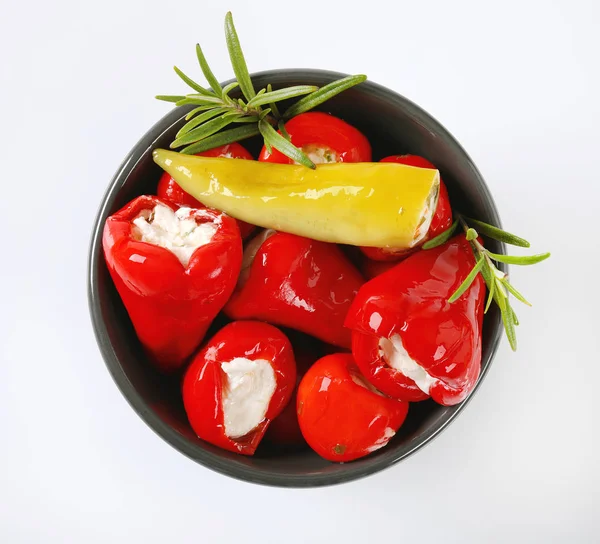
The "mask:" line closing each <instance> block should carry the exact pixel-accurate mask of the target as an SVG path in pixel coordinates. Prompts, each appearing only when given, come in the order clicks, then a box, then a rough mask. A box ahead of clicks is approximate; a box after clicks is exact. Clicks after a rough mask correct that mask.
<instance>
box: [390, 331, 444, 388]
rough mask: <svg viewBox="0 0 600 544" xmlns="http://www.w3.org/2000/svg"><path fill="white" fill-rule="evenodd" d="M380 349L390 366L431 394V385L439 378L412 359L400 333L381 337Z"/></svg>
mask: <svg viewBox="0 0 600 544" xmlns="http://www.w3.org/2000/svg"><path fill="white" fill-rule="evenodd" d="M379 349H380V352H381V354H382V355H383V358H384V359H385V361H386V362H387V364H388V365H389V366H391V367H392V368H394V369H396V370H398V371H400V372H401V373H402V374H404V375H405V376H406V377H407V378H410V379H411V380H413V381H414V382H415V383H416V384H417V387H418V388H419V389H420V390H421V391H423V393H426V394H427V395H429V390H430V389H431V386H432V385H434V384H435V383H437V382H438V379H437V378H434V377H433V376H431V375H429V374H428V373H427V371H426V370H425V369H424V368H423V367H422V366H421V365H419V364H418V363H417V362H416V361H414V360H413V359H411V357H410V355H409V354H408V353H407V351H406V349H405V348H404V345H403V344H402V338H400V335H399V334H394V335H393V336H392V337H391V338H390V339H387V338H381V339H380V340H379Z"/></svg>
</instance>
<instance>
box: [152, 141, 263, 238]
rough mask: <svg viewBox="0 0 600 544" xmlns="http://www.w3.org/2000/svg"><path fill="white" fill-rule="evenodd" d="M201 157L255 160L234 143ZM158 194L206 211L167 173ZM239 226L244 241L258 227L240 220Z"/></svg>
mask: <svg viewBox="0 0 600 544" xmlns="http://www.w3.org/2000/svg"><path fill="white" fill-rule="evenodd" d="M196 155H198V156H200V157H225V158H228V159H245V160H249V161H251V160H254V157H252V155H251V154H250V152H249V151H248V150H247V149H246V148H245V147H243V146H241V145H240V144H238V143H232V144H227V145H222V146H220V147H215V148H214V149H209V150H208V151H203V152H202V153H196ZM156 194H157V196H159V197H160V198H166V199H169V200H172V201H173V202H175V203H176V204H179V205H180V206H189V207H190V208H197V209H204V208H205V207H206V206H204V204H202V203H201V202H199V201H198V200H196V199H195V198H194V197H193V196H191V195H189V194H188V193H186V192H185V191H184V190H183V189H182V188H181V187H180V186H179V185H178V183H177V182H176V181H175V180H174V179H173V178H172V177H171V176H170V175H169V174H168V173H167V172H163V175H162V176H161V177H160V180H159V182H158V187H157V189H156ZM237 223H238V226H239V228H240V234H241V236H242V239H243V240H245V239H246V238H248V236H250V234H252V233H253V232H254V230H255V229H256V227H255V226H254V225H251V224H250V223H246V222H244V221H239V220H238V222H237Z"/></svg>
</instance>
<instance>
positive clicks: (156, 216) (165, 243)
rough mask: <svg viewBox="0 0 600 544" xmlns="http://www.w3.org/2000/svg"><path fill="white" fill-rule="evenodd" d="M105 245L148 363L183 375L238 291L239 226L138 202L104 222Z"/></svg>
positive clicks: (148, 199)
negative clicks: (189, 361) (224, 306)
mask: <svg viewBox="0 0 600 544" xmlns="http://www.w3.org/2000/svg"><path fill="white" fill-rule="evenodd" d="M102 245H103V249H104V256H105V260H106V264H107V266H108V270H109V272H110V275H111V277H112V279H113V281H114V284H115V286H116V288H117V291H118V292H119V295H120V297H121V299H122V301H123V304H124V305H125V308H126V309H127V312H128V313H129V316H130V318H131V321H132V323H133V326H134V328H135V331H136V333H137V336H138V338H139V339H140V341H141V343H142V345H143V347H144V348H145V350H146V351H147V353H148V354H149V356H150V359H151V360H152V362H153V363H154V364H155V365H156V366H157V367H158V368H159V369H161V370H163V371H165V372H168V371H173V370H176V369H177V368H179V367H181V366H182V365H183V364H184V362H185V361H186V359H187V358H188V357H189V356H190V355H191V354H192V352H193V351H194V350H195V349H196V348H197V347H198V345H199V344H200V342H201V341H202V339H203V337H204V334H205V333H206V330H207V329H208V327H209V325H210V323H211V322H212V320H213V319H214V318H215V316H216V315H217V313H218V312H219V311H220V310H221V308H222V307H223V305H224V304H225V303H226V302H227V299H228V298H229V296H230V295H231V293H232V291H233V289H234V287H235V284H236V281H237V278H238V275H239V272H240V267H241V261H242V242H241V238H240V233H239V229H238V227H237V224H236V222H235V220H234V219H232V218H231V217H228V216H227V215H225V214H222V213H220V212H217V211H214V210H209V209H200V210H198V209H193V208H188V207H180V206H178V205H177V204H175V203H173V202H171V201H168V200H164V199H160V198H158V197H156V196H140V197H137V198H136V199H134V200H133V201H131V202H130V203H129V204H127V205H126V206H125V207H124V208H122V209H121V210H119V211H118V212H116V213H115V214H113V215H111V216H110V217H109V218H108V219H107V220H106V223H105V226H104V233H103V238H102Z"/></svg>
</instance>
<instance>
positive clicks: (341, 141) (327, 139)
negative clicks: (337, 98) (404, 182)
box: [258, 111, 371, 164]
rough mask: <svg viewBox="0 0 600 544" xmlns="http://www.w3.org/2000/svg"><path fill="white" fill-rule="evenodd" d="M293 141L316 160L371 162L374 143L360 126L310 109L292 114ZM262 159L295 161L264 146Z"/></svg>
mask: <svg viewBox="0 0 600 544" xmlns="http://www.w3.org/2000/svg"><path fill="white" fill-rule="evenodd" d="M285 129H286V131H287V133H288V134H289V135H290V141H291V142H292V143H293V144H294V145H295V146H296V147H299V148H301V149H302V150H303V151H304V152H305V153H306V154H307V155H308V156H309V157H310V159H311V160H312V161H313V162H314V163H315V164H319V163H327V162H370V161H371V144H369V141H368V140H367V138H366V137H365V136H364V135H363V134H362V132H360V131H359V130H358V129H356V128H354V127H353V126H352V125H349V124H348V123H346V122H345V121H342V120H341V119H340V118H338V117H334V116H333V115H330V114H328V113H322V112H318V111H310V112H307V113H301V114H300V115H297V116H296V117H293V118H292V119H290V120H289V121H288V122H287V123H286V124H285ZM258 160H259V161H264V162H277V163H282V164H292V163H293V161H292V159H290V158H288V157H286V156H285V155H284V154H283V153H281V152H280V151H278V150H277V149H273V151H272V152H269V151H268V150H267V148H266V147H263V148H262V151H261V152H260V155H259V157H258Z"/></svg>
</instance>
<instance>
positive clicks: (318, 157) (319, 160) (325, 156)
mask: <svg viewBox="0 0 600 544" xmlns="http://www.w3.org/2000/svg"><path fill="white" fill-rule="evenodd" d="M302 151H304V153H305V154H306V155H307V156H308V158H309V159H310V160H311V161H312V162H313V163H315V164H328V163H332V162H338V160H339V157H338V154H337V153H336V152H335V151H334V150H333V149H330V148H328V147H323V146H321V145H319V144H308V145H305V146H302Z"/></svg>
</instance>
